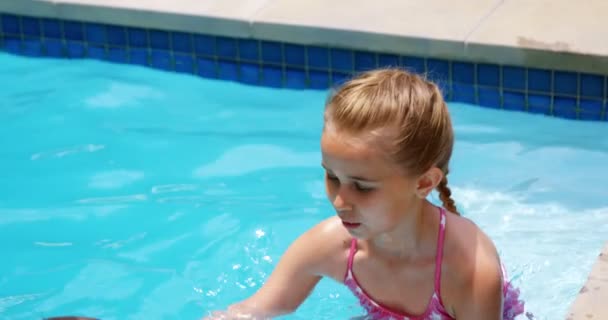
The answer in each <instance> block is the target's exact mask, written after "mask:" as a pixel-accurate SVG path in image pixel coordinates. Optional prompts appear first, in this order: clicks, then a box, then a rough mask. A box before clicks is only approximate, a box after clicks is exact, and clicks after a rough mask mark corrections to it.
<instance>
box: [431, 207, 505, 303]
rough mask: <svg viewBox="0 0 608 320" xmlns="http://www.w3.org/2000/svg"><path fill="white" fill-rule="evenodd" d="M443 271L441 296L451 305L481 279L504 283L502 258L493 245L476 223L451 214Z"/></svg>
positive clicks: (449, 216) (447, 222) (444, 250)
mask: <svg viewBox="0 0 608 320" xmlns="http://www.w3.org/2000/svg"><path fill="white" fill-rule="evenodd" d="M441 268H442V272H441V275H442V277H441V278H442V281H441V288H442V290H441V291H442V296H444V299H445V300H447V301H451V302H453V301H456V300H458V299H460V298H461V297H462V294H461V293H462V289H463V288H468V287H470V286H471V285H472V284H474V283H475V282H476V281H479V279H486V280H484V281H487V280H489V281H492V282H493V281H494V280H495V281H496V282H499V281H501V279H500V276H501V264H500V258H499V255H498V251H497V249H496V246H495V245H494V243H493V241H492V240H491V239H490V237H489V236H488V235H487V234H486V233H485V232H484V231H483V230H482V229H481V228H479V227H478V226H477V225H476V224H475V223H474V222H473V221H471V220H469V219H467V218H465V217H461V216H457V215H454V214H448V217H447V221H446V234H445V244H444V248H443V263H442V267H441ZM492 277H496V279H493V278H492ZM496 282H494V283H496Z"/></svg>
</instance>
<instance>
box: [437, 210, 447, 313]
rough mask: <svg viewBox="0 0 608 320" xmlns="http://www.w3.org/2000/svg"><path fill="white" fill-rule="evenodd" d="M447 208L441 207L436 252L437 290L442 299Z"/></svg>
mask: <svg viewBox="0 0 608 320" xmlns="http://www.w3.org/2000/svg"><path fill="white" fill-rule="evenodd" d="M446 220H447V217H446V214H445V210H444V209H443V208H442V207H439V236H438V240H437V253H436V254H435V292H436V293H437V297H438V298H439V301H441V294H440V292H441V263H442V261H443V243H444V241H445V221H446Z"/></svg>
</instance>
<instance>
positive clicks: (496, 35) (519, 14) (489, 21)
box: [0, 0, 608, 320]
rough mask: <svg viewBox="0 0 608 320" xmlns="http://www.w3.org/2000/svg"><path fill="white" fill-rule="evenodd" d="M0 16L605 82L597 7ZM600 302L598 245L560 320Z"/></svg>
mask: <svg viewBox="0 0 608 320" xmlns="http://www.w3.org/2000/svg"><path fill="white" fill-rule="evenodd" d="M0 12H5V13H13V14H17V15H31V16H38V17H47V18H59V19H66V20H80V21H86V22H100V23H107V24H118V25H124V26H132V27H144V28H153V29H163V30H174V31H185V32H192V33H205V34H213V35H221V36H229V37H237V38H255V39H260V40H272V41H280V42H290V43H294V44H302V45H319V46H330V47H344V48H349V49H356V50H372V51H377V52H385V53H394V54H399V55H412V56H423V57H431V58H440V59H451V60H461V61H471V62H478V63H490V64H500V65H513V66H522V67H531V68H541V69H542V68H544V69H549V70H563V71H574V72H585V73H593V74H599V75H603V76H605V75H608V23H607V22H606V21H607V20H606V13H608V1H606V0H587V1H585V4H584V5H581V4H580V3H577V2H575V1H570V0H502V1H501V0H498V1H497V0H461V1H447V0H429V1H422V0H383V1H382V2H379V1H378V2H374V1H362V0H358V1H353V0H334V1H331V2H329V1H325V0H308V1H296V0H205V1H200V0H173V1H168V0H153V1H152V0H2V1H0ZM606 83H608V82H606ZM606 86H608V84H605V85H604V89H603V90H605V91H606V90H608V88H606ZM604 100H605V99H604ZM600 301H603V302H606V301H608V243H607V244H606V246H605V247H604V249H603V251H602V254H600V256H599V258H598V260H597V262H596V264H595V266H594V268H593V270H592V271H591V273H590V275H589V279H588V281H587V283H586V284H585V286H584V287H582V289H581V292H580V294H579V296H578V297H577V299H576V301H575V302H574V303H573V304H572V306H571V309H570V311H569V312H568V314H567V317H568V319H572V320H578V319H608V305H600Z"/></svg>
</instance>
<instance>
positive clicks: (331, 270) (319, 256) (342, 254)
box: [296, 216, 352, 281]
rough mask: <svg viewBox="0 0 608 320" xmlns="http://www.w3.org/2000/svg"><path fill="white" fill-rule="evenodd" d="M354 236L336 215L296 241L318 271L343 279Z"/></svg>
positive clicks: (321, 273) (324, 274)
mask: <svg viewBox="0 0 608 320" xmlns="http://www.w3.org/2000/svg"><path fill="white" fill-rule="evenodd" d="M351 240H352V237H351V235H350V234H349V233H348V231H347V230H346V228H344V226H343V225H342V222H341V221H340V219H339V218H338V217H336V216H333V217H330V218H327V219H325V220H323V221H321V222H319V223H318V224H316V225H314V226H313V227H312V228H310V229H309V230H308V231H306V232H305V233H304V234H302V235H301V236H300V237H299V238H298V239H297V240H296V241H297V242H300V243H301V248H303V249H304V250H302V254H306V255H308V259H311V264H312V265H314V266H315V269H316V273H318V274H319V275H322V276H328V277H331V278H333V279H334V280H336V281H342V280H343V278H344V274H345V273H346V268H347V264H348V254H349V251H350V246H351Z"/></svg>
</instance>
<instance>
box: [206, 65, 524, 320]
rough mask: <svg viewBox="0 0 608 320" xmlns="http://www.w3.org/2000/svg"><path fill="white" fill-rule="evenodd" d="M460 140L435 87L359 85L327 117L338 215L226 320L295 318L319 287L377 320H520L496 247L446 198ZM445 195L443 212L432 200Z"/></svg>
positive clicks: (361, 81)
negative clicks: (324, 280) (328, 285)
mask: <svg viewBox="0 0 608 320" xmlns="http://www.w3.org/2000/svg"><path fill="white" fill-rule="evenodd" d="M453 144H454V134H453V129H452V124H451V120H450V116H449V113H448V109H447V106H446V104H445V102H444V100H443V97H442V95H441V92H440V91H439V89H438V88H437V86H436V85H435V84H433V83H430V82H428V81H426V80H424V79H422V78H421V77H419V76H417V75H415V74H412V73H409V72H407V71H404V70H399V69H383V70H374V71H369V72H365V73H362V74H360V75H359V76H358V77H356V78H354V79H352V80H351V81H349V82H347V83H345V84H344V85H343V86H342V87H341V88H339V90H338V91H337V92H335V93H334V94H333V95H332V96H331V97H330V99H329V100H328V103H327V105H326V109H325V115H324V128H323V132H322V136H321V151H322V166H323V168H325V184H326V191H327V197H328V198H329V201H330V202H331V203H332V204H333V206H334V208H335V211H336V215H335V216H333V217H331V218H329V219H327V220H325V221H322V222H321V223H319V224H318V225H316V226H314V227H313V228H312V229H310V230H309V231H307V232H306V233H304V234H303V235H301V236H300V237H299V238H298V239H297V240H296V241H295V242H294V243H293V244H292V245H291V246H290V247H289V248H288V250H287V251H286V252H285V255H284V256H283V257H282V259H281V261H280V262H279V263H278V265H277V266H276V269H275V270H274V271H273V273H272V274H271V276H270V277H269V278H268V280H267V282H266V283H265V284H264V285H263V286H262V287H261V288H260V289H259V290H258V291H257V292H256V293H255V294H254V295H253V296H251V297H250V298H248V299H246V300H245V301H242V302H239V303H236V304H234V305H232V306H231V307H229V309H228V311H226V312H223V313H216V314H215V316H217V317H218V318H221V319H226V318H228V319H240V318H255V319H260V318H269V317H273V316H277V315H281V314H286V313H291V312H293V311H295V310H296V309H297V308H298V306H299V305H300V304H301V303H302V302H303V300H304V299H306V297H307V296H308V295H309V293H310V292H311V291H312V290H313V288H314V287H315V285H316V284H317V283H318V282H319V280H320V279H321V277H330V278H333V279H334V280H336V281H339V282H341V283H344V284H345V285H346V286H347V287H348V288H350V289H351V290H352V292H353V294H354V295H355V296H356V297H357V298H358V299H359V301H360V303H361V304H362V306H363V307H364V308H365V309H366V310H367V312H368V316H369V318H371V319H420V320H426V319H439V320H444V319H446V320H447V319H458V320H460V319H466V320H476V319H478V320H499V319H505V320H510V319H514V318H515V316H517V315H519V314H521V313H522V312H523V302H521V301H519V300H518V295H519V292H518V290H517V289H515V288H513V287H512V286H511V285H510V283H509V282H508V281H507V280H505V277H504V271H503V269H502V265H501V263H500V260H499V257H498V254H497V251H496V249H495V247H494V245H493V243H492V241H491V240H490V239H489V238H488V237H487V236H486V235H485V234H484V233H483V231H482V230H480V229H479V228H478V227H477V226H476V225H475V224H474V223H472V222H471V221H469V220H467V219H466V218H463V217H461V216H460V215H459V213H458V210H457V209H456V207H455V204H454V200H452V198H451V192H450V189H449V188H448V180H447V174H448V167H449V166H448V163H449V160H450V157H451V154H452V148H453ZM434 189H436V190H437V191H438V192H439V198H440V199H441V201H442V202H443V207H436V206H435V205H433V204H432V203H430V202H429V201H428V200H427V197H428V195H429V193H430V192H431V191H432V190H434Z"/></svg>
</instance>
